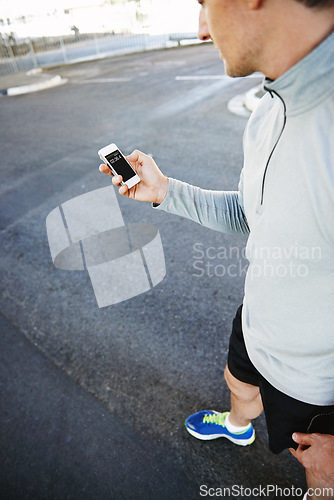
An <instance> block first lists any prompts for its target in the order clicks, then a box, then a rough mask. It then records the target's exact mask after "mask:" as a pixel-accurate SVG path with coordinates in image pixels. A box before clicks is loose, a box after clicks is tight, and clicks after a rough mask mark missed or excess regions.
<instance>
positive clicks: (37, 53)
mask: <svg viewBox="0 0 334 500" xmlns="http://www.w3.org/2000/svg"><path fill="white" fill-rule="evenodd" d="M195 38H196V34H195V33H170V34H161V35H148V34H132V33H117V34H116V33H113V32H111V33H89V34H80V33H78V32H77V31H76V30H74V33H73V35H67V36H53V37H39V38H30V37H29V38H16V37H15V35H13V34H12V35H10V36H8V35H6V36H3V35H0V75H7V74H10V73H15V72H18V71H28V70H30V69H33V68H43V67H48V66H56V65H58V64H59V65H61V64H67V63H70V62H76V61H81V60H89V59H96V58H101V57H104V56H109V55H113V54H115V55H116V54H126V53H131V52H137V51H143V50H152V49H157V48H164V47H170V46H175V45H179V44H180V43H181V42H182V40H188V41H189V39H190V40H193V41H195Z"/></svg>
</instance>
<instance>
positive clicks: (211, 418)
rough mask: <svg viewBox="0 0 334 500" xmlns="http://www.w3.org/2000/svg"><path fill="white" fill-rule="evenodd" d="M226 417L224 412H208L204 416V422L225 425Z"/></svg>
mask: <svg viewBox="0 0 334 500" xmlns="http://www.w3.org/2000/svg"><path fill="white" fill-rule="evenodd" d="M225 417H226V415H224V414H223V413H212V414H206V415H205V416H204V418H203V424H216V425H222V426H223V427H224V426H225V425H224V424H225Z"/></svg>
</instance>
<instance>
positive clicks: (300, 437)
mask: <svg viewBox="0 0 334 500" xmlns="http://www.w3.org/2000/svg"><path fill="white" fill-rule="evenodd" d="M292 439H293V440H294V442H295V443H298V444H301V445H303V446H311V444H312V441H313V437H312V434H304V433H302V432H294V433H293V434H292Z"/></svg>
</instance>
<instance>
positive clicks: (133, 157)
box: [126, 149, 141, 163]
mask: <svg viewBox="0 0 334 500" xmlns="http://www.w3.org/2000/svg"><path fill="white" fill-rule="evenodd" d="M140 154H141V153H140V151H138V149H135V150H134V151H133V152H132V153H131V154H130V155H129V156H127V157H126V159H127V160H128V161H131V162H133V163H135V162H137V161H139V160H140Z"/></svg>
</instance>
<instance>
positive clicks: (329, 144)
mask: <svg viewBox="0 0 334 500" xmlns="http://www.w3.org/2000/svg"><path fill="white" fill-rule="evenodd" d="M264 87H265V89H266V90H267V91H268V92H267V93H266V95H265V96H264V97H263V98H262V99H261V101H260V103H259V104H258V106H257V108H256V109H255V110H254V112H253V114H252V116H251V118H250V120H249V122H248V124H247V127H246V131H245V135H244V167H243V170H242V173H241V177H240V183H239V190H238V191H210V190H203V189H200V188H197V187H194V186H190V185H189V184H186V183H184V182H181V181H177V180H174V179H169V187H168V193H167V196H166V198H165V200H164V201H163V202H162V204H161V205H160V206H159V207H158V209H161V210H165V211H167V212H171V213H175V214H178V215H181V216H183V217H188V218H189V219H192V220H194V221H196V222H198V223H200V224H203V225H205V226H207V227H210V228H212V229H215V230H217V231H221V232H225V233H235V232H241V233H249V238H248V242H247V248H246V255H247V258H248V260H249V268H248V272H247V276H246V282H245V296H244V302H243V304H244V307H243V316H242V322H243V332H244V337H245V343H246V347H247V351H248V354H249V356H250V359H251V361H252V362H253V364H254V365H255V366H256V368H257V369H258V370H259V372H260V373H261V374H262V375H263V376H264V377H265V378H266V379H267V380H268V381H269V382H270V383H271V384H272V385H273V386H274V387H276V388H277V389H278V390H280V391H282V392H283V393H285V394H287V395H289V396H291V397H294V398H295V399H298V400H300V401H304V402H307V403H311V404H316V405H332V404H334V33H332V34H331V35H330V36H329V37H328V38H327V39H326V40H325V41H324V42H322V44H320V45H319V46H318V47H316V48H315V49H314V50H313V52H311V53H310V54H308V55H307V56H306V57H305V58H304V59H303V60H301V61H300V62H299V63H297V64H296V65H295V66H294V67H293V68H291V69H290V70H288V71H287V72H286V73H285V74H284V75H282V76H281V77H280V78H278V79H277V80H275V81H269V80H265V82H264Z"/></svg>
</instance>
